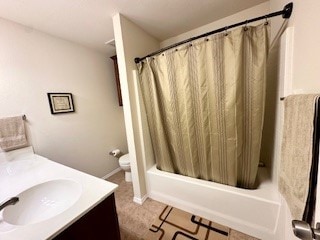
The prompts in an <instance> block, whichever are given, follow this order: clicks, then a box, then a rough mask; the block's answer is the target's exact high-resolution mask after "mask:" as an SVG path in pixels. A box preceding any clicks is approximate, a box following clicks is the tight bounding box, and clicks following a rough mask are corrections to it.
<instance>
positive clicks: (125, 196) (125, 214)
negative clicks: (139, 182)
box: [107, 171, 258, 240]
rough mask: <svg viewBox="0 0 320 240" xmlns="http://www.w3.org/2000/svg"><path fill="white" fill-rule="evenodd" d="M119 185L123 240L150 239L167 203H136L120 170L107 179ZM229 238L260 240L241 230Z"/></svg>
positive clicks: (118, 204)
mask: <svg viewBox="0 0 320 240" xmlns="http://www.w3.org/2000/svg"><path fill="white" fill-rule="evenodd" d="M107 180H108V181H110V182H114V183H116V184H118V185H119V188H118V189H117V190H116V192H115V198H116V206H117V212H118V219H119V225H120V233H121V239H122V240H148V239H146V238H145V236H147V234H148V231H149V228H150V227H151V225H152V223H153V222H154V221H155V219H156V218H157V217H158V216H159V215H160V214H161V212H162V210H163V209H164V208H165V206H166V204H163V203H161V202H158V201H154V200H152V199H149V198H148V199H147V200H146V201H145V202H144V203H143V205H139V204H136V203H134V202H133V201H132V199H133V188H132V183H127V182H126V181H125V180H124V172H123V171H120V172H118V173H116V174H115V175H113V176H111V177H110V178H108V179H107ZM229 240H258V239H257V238H254V237H250V236H248V235H246V234H243V233H241V232H238V231H235V230H232V229H231V231H230V236H229Z"/></svg>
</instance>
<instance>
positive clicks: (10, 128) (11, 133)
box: [0, 116, 28, 152]
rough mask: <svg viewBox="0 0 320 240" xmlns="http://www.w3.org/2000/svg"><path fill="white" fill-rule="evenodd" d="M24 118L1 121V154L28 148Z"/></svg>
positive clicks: (7, 118) (3, 119)
mask: <svg viewBox="0 0 320 240" xmlns="http://www.w3.org/2000/svg"><path fill="white" fill-rule="evenodd" d="M27 144H28V142H27V137H26V132H25V128H24V120H23V118H22V116H16V117H6V118H1V119H0V152H1V151H10V150H13V149H17V148H22V147H25V146H27Z"/></svg>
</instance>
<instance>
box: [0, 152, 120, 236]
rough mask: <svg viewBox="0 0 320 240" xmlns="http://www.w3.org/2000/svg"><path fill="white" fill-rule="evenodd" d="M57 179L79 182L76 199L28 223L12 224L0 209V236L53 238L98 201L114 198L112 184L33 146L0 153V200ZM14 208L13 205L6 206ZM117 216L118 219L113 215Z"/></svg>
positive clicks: (85, 213) (98, 203)
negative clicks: (78, 169)
mask: <svg viewBox="0 0 320 240" xmlns="http://www.w3.org/2000/svg"><path fill="white" fill-rule="evenodd" d="M57 179H67V180H72V181H75V182H77V183H79V184H80V186H81V195H80V197H79V199H78V200H77V201H76V202H75V203H74V204H73V205H72V206H71V207H69V208H68V209H67V210H65V211H64V212H62V213H60V214H58V215H56V216H54V217H51V218H49V219H47V220H44V221H40V222H37V223H34V224H27V225H11V224H9V223H7V222H5V221H3V211H1V212H0V239H2V240H14V239H21V238H22V237H23V239H52V238H54V237H55V236H57V235H58V234H60V233H61V232H63V231H64V230H65V229H67V228H68V227H69V226H71V225H72V224H73V223H75V222H76V221H77V220H79V219H80V218H81V219H82V217H83V216H84V215H87V213H88V212H89V211H91V210H92V209H94V208H95V207H96V206H98V205H101V204H100V203H102V202H105V200H107V199H108V198H113V192H114V191H115V189H116V188H117V185H116V184H114V183H110V182H107V181H105V180H102V179H99V178H96V177H93V176H91V175H88V174H85V173H83V172H80V171H77V170H75V169H72V168H69V167H66V166H64V165H61V164H58V163H56V162H53V161H51V160H49V159H47V158H45V157H42V156H39V155H37V154H34V152H33V149H32V147H27V148H23V149H19V150H15V151H11V152H8V153H0V189H1V191H0V202H2V201H4V200H6V199H8V198H10V197H14V196H17V195H19V193H21V192H23V191H25V190H26V189H29V188H31V187H33V186H35V185H37V184H40V183H43V182H48V181H52V180H57ZM8 207H14V206H8ZM116 219H117V218H116Z"/></svg>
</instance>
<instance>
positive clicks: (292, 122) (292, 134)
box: [279, 94, 319, 220]
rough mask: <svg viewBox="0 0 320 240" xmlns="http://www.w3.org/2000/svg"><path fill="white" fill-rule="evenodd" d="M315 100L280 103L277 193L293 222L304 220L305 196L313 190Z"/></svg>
mask: <svg viewBox="0 0 320 240" xmlns="http://www.w3.org/2000/svg"><path fill="white" fill-rule="evenodd" d="M318 99H319V95H318V94H301V95H291V96H288V97H286V99H285V100H284V124H283V138H282V146H281V163H280V172H279V191H280V193H281V194H282V195H283V197H284V198H285V200H286V202H287V204H288V206H289V209H290V211H291V215H292V217H293V219H297V220H304V219H303V218H304V212H305V210H306V209H307V210H308V211H310V210H311V209H308V207H307V206H306V204H307V200H308V195H309V192H310V193H314V191H315V190H316V189H315V188H316V186H312V185H313V183H312V184H311V182H310V181H311V180H312V174H314V173H315V172H314V171H315V168H313V165H314V161H315V159H314V154H313V153H314V150H315V149H314V146H315V145H316V144H315V141H318V144H319V140H317V139H315V135H316V134H315V129H316V125H315V124H316V123H317V122H318V121H317V119H315V116H317V112H316V102H318ZM316 160H318V157H317V159H316ZM310 187H311V188H314V189H310ZM313 190H314V191H313ZM309 197H310V196H309ZM313 210H314V209H313Z"/></svg>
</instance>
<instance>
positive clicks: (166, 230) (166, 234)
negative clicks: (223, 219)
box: [145, 206, 230, 240]
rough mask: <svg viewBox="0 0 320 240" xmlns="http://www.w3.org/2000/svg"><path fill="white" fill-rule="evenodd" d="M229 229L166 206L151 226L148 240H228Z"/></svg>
mask: <svg viewBox="0 0 320 240" xmlns="http://www.w3.org/2000/svg"><path fill="white" fill-rule="evenodd" d="M229 232H230V229H229V228H227V227H225V226H222V225H219V224H216V223H213V222H211V221H209V220H206V219H204V218H201V217H198V216H195V215H192V214H190V213H188V212H185V211H182V210H180V209H177V208H174V207H171V206H166V207H165V208H164V209H163V211H162V213H161V214H160V215H159V217H158V218H157V219H156V221H155V222H154V223H153V224H152V225H151V227H150V229H149V232H148V234H147V235H146V236H145V239H148V240H190V239H191V240H200V239H201V240H228V239H229Z"/></svg>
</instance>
